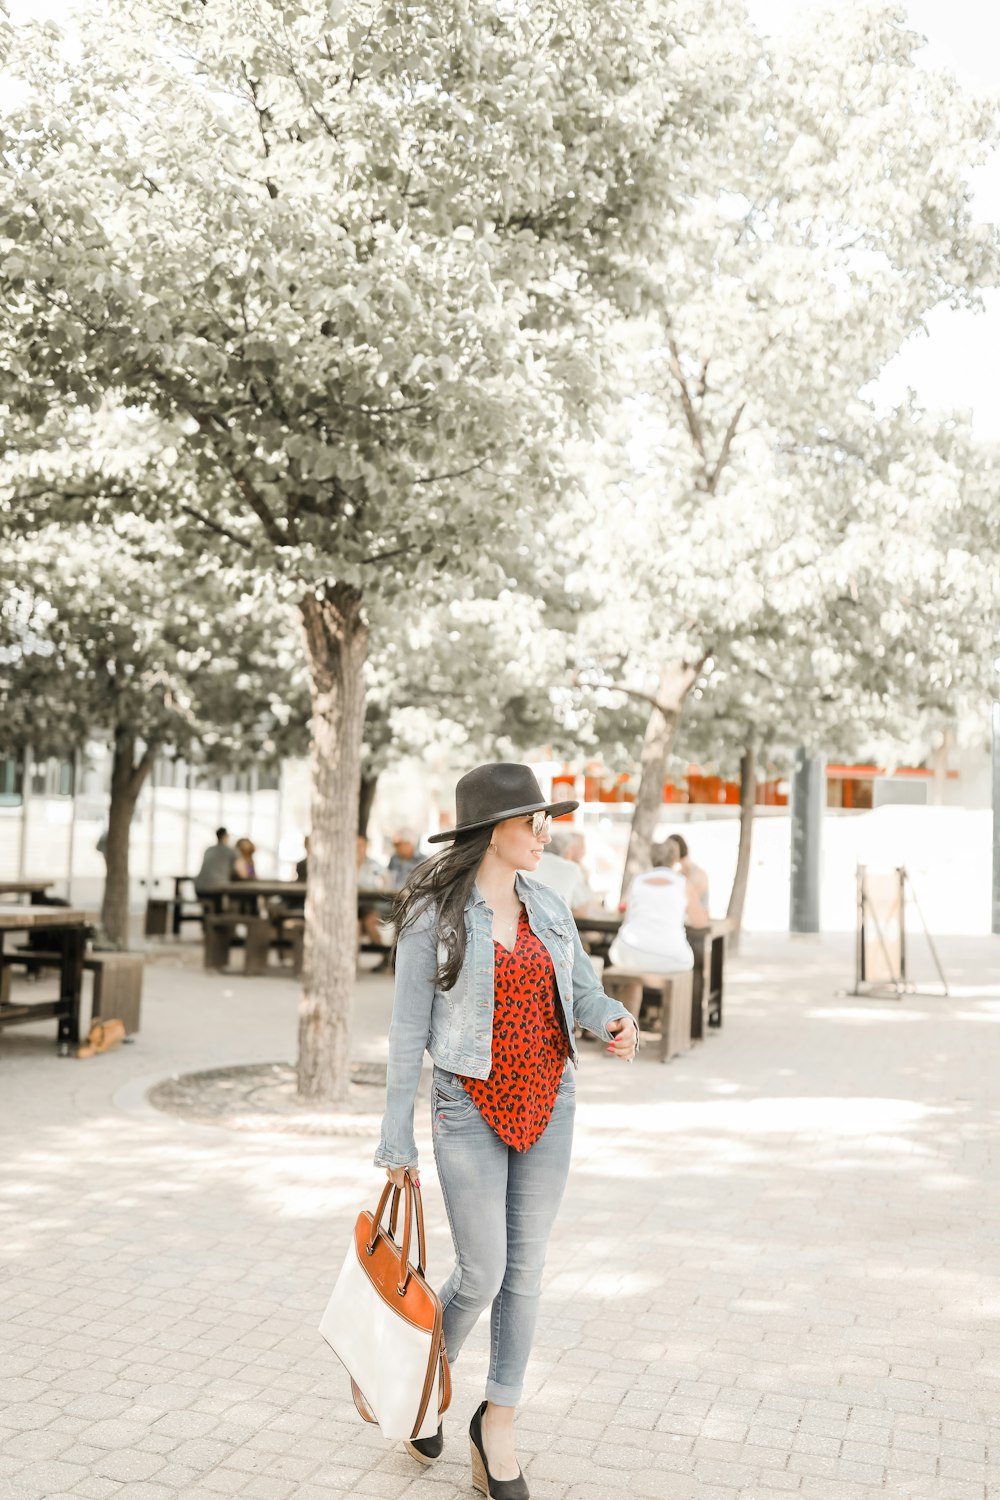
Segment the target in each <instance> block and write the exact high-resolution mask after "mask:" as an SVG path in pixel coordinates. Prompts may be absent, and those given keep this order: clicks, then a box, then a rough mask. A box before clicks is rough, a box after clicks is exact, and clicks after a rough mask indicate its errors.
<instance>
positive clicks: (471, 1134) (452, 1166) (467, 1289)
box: [431, 1062, 576, 1406]
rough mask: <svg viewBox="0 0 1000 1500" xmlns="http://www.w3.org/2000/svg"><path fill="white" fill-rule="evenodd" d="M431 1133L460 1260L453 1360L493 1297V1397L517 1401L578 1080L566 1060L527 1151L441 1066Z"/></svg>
mask: <svg viewBox="0 0 1000 1500" xmlns="http://www.w3.org/2000/svg"><path fill="white" fill-rule="evenodd" d="M431 1100H432V1105H433V1111H434V1115H433V1122H432V1139H433V1142H434V1160H435V1162H436V1164H437V1172H438V1180H439V1182H440V1183H441V1193H442V1196H443V1197H444V1204H445V1209H446V1211H447V1214H448V1222H449V1224H450V1226H451V1237H452V1240H453V1242H454V1246H455V1268H454V1270H453V1271H452V1273H451V1275H450V1276H449V1277H448V1279H447V1281H446V1282H445V1284H444V1286H443V1287H442V1288H441V1292H440V1297H441V1304H442V1307H443V1309H444V1340H445V1348H446V1349H447V1351H448V1359H449V1360H450V1361H451V1363H453V1364H454V1362H455V1361H456V1360H457V1359H458V1356H459V1354H460V1352H461V1349H462V1345H463V1344H464V1343H465V1340H466V1339H467V1338H468V1336H469V1334H470V1333H471V1332H472V1330H473V1328H474V1327H475V1325H476V1323H477V1322H478V1320H479V1316H480V1314H481V1313H482V1312H483V1311H484V1310H485V1309H486V1307H487V1306H489V1305H490V1304H492V1311H491V1316H490V1364H489V1374H488V1377H487V1380H486V1399H487V1400H488V1401H494V1402H496V1404H497V1405H498V1406H516V1405H517V1403H518V1401H519V1400H520V1398H521V1391H522V1388H523V1385H524V1372H525V1369H526V1367H527V1364H528V1356H529V1355H530V1353H531V1346H532V1343H533V1341H534V1336H535V1324H536V1322H537V1319H538V1299H539V1295H540V1293H541V1287H542V1271H543V1269H544V1267H545V1252H546V1249H547V1248H548V1243H549V1234H550V1233H551V1230H552V1225H553V1223H554V1222H555V1217H556V1214H557V1213H558V1211H559V1205H560V1203H561V1202H562V1196H563V1190H564V1188H565V1186H566V1178H567V1176H568V1174H569V1161H570V1153H571V1151H572V1146H573V1117H574V1114H575V1112H576V1083H575V1080H574V1078H573V1073H572V1068H571V1066H570V1064H569V1063H568V1062H567V1064H566V1068H565V1071H564V1073H563V1077H562V1082H561V1083H560V1085H559V1093H558V1095H557V1098H556V1104H555V1108H554V1109H553V1111H552V1117H551V1119H550V1120H549V1123H548V1125H547V1126H546V1127H545V1130H544V1132H543V1133H542V1135H541V1136H540V1137H539V1139H538V1140H537V1141H536V1142H535V1144H534V1145H533V1146H531V1147H530V1148H529V1149H528V1150H527V1151H523V1152H521V1151H515V1150H514V1149H513V1147H511V1146H508V1145H506V1144H505V1142H503V1141H502V1140H501V1139H500V1137H499V1136H498V1135H497V1134H496V1132H495V1131H494V1130H492V1129H491V1128H490V1126H489V1125H487V1123H486V1121H485V1120H484V1119H483V1117H482V1115H481V1114H480V1113H479V1110H478V1109H477V1108H476V1105H475V1103H474V1102H473V1100H472V1098H471V1097H470V1095H469V1094H468V1093H466V1091H465V1089H464V1088H463V1087H462V1085H461V1083H459V1082H458V1081H457V1079H456V1077H455V1074H454V1073H449V1072H447V1071H445V1070H443V1069H441V1068H439V1067H437V1066H435V1068H434V1076H433V1080H432V1085H431Z"/></svg>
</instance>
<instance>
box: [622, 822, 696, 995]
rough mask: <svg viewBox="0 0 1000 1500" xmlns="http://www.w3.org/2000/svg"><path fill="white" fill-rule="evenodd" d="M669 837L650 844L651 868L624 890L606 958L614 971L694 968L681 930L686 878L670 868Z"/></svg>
mask: <svg viewBox="0 0 1000 1500" xmlns="http://www.w3.org/2000/svg"><path fill="white" fill-rule="evenodd" d="M670 845H671V840H670V839H667V841H666V843H664V844H654V846H653V851H652V859H653V868H652V869H651V870H647V871H645V873H644V874H642V875H637V876H636V877H635V879H634V880H633V881H632V884H631V885H630V886H629V888H628V903H627V905H626V908H625V916H624V918H623V920H622V925H621V927H620V928H619V929H618V932H617V934H616V936H615V940H614V942H613V943H612V944H611V949H610V951H609V953H608V958H609V959H610V960H611V963H612V964H613V965H614V967H615V968H616V969H641V970H642V971H643V972H644V973H646V974H674V973H676V972H677V971H678V970H683V969H691V968H693V967H694V954H693V953H692V951H691V944H690V943H689V942H688V940H687V936H686V934H685V932H684V912H685V909H686V907H687V882H686V881H685V879H684V876H683V875H682V874H681V873H680V871H679V870H674V869H671V865H672V864H673V862H674V858H675V856H674V852H673V850H672V849H671V847H670Z"/></svg>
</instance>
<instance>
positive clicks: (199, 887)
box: [194, 828, 236, 896]
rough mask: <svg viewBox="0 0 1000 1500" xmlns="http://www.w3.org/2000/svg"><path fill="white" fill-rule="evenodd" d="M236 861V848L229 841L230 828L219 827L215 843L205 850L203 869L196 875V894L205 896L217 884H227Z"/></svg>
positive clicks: (216, 831) (202, 862) (231, 876)
mask: <svg viewBox="0 0 1000 1500" xmlns="http://www.w3.org/2000/svg"><path fill="white" fill-rule="evenodd" d="M235 863H236V850H235V849H234V848H233V847H232V845H231V844H230V842H229V830H228V829H226V828H217V829H216V830H215V843H214V844H212V845H211V847H210V848H208V849H206V850H205V853H204V855H203V856H202V861H201V869H200V870H199V871H198V873H197V875H196V876H195V877H194V891H195V895H196V896H204V895H206V894H207V892H209V891H211V890H214V889H215V887H216V886H219V885H225V883H226V881H228V880H232V878H233V865H234V864H235Z"/></svg>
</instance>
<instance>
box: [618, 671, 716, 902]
mask: <svg viewBox="0 0 1000 1500" xmlns="http://www.w3.org/2000/svg"><path fill="white" fill-rule="evenodd" d="M704 661H705V659H704V657H703V658H702V659H701V660H700V661H697V662H681V661H672V662H667V663H666V664H665V666H663V667H662V668H661V670H660V682H659V686H658V688H657V691H656V703H655V706H654V707H653V710H652V712H651V714H650V716H649V722H648V723H647V725H646V734H645V738H644V740H643V743H642V773H641V775H640V777H639V790H638V793H637V794H636V799H635V811H634V812H633V814H632V829H631V832H630V834H629V841H628V853H627V855H626V856H625V874H624V876H623V877H622V892H621V899H622V900H623V901H624V900H625V896H626V894H627V892H628V888H629V886H630V885H631V884H632V880H633V878H634V877H635V876H636V875H638V874H640V873H641V872H642V871H643V870H648V869H649V863H650V846H651V844H652V841H653V832H654V830H655V828H656V820H657V818H658V817H659V816H660V809H661V807H662V806H663V783H664V782H665V781H666V779H667V760H668V757H669V755H670V747H671V745H672V744H673V742H674V735H675V734H676V732H677V724H678V722H679V720H680V716H681V714H682V712H683V710H684V700H685V698H686V697H687V695H688V693H689V692H690V691H691V687H692V685H693V684H694V682H695V681H696V679H697V677H698V673H699V672H700V671H701V669H702V667H703V665H704Z"/></svg>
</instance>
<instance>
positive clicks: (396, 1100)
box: [375, 912, 438, 1167]
mask: <svg viewBox="0 0 1000 1500" xmlns="http://www.w3.org/2000/svg"><path fill="white" fill-rule="evenodd" d="M437 964H438V954H437V934H436V931H435V920H434V916H433V914H432V913H431V912H424V913H421V915H420V916H419V917H418V918H417V920H416V921H415V922H414V923H413V925H412V926H411V927H407V928H406V929H405V931H404V932H403V933H402V934H401V935H400V938H399V942H398V943H397V945H396V993H395V996H394V999H393V1004H392V1024H391V1025H390V1027H389V1065H388V1069H387V1074H386V1089H385V1114H384V1115H383V1117H382V1135H381V1139H380V1140H379V1144H378V1150H377V1151H376V1153H375V1165H376V1166H377V1167H415V1166H416V1164H417V1143H416V1140H415V1139H414V1135H413V1108H414V1104H415V1102H416V1097H417V1089H418V1088H419V1086H420V1070H421V1068H422V1066H423V1061H424V1050H425V1048H426V1046H427V1039H428V1037H429V1036H430V1029H431V1006H432V1004H433V1001H434V987H435V975H436V973H437Z"/></svg>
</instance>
